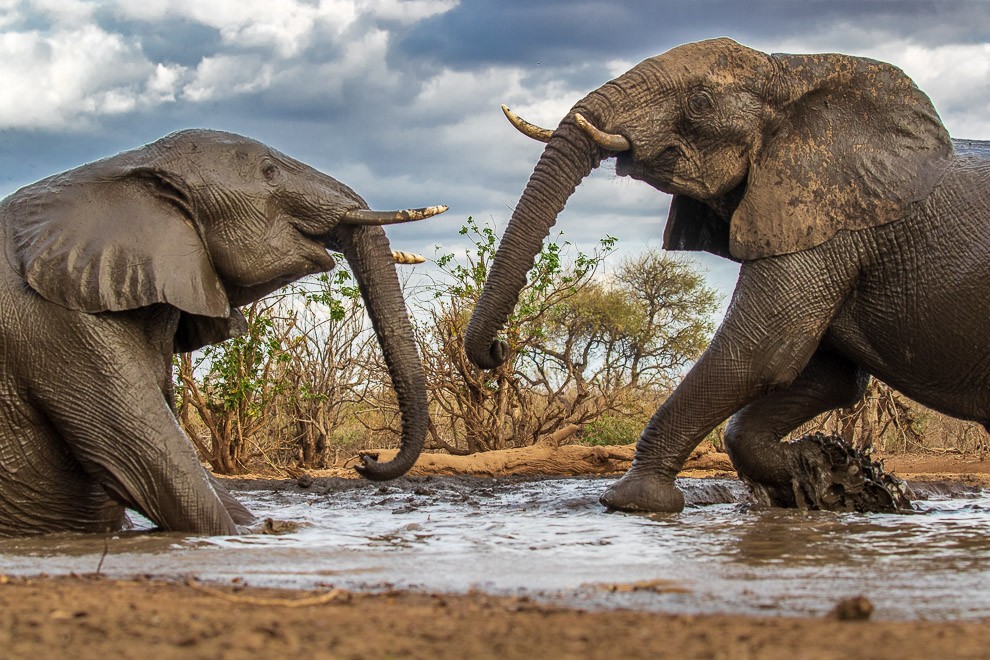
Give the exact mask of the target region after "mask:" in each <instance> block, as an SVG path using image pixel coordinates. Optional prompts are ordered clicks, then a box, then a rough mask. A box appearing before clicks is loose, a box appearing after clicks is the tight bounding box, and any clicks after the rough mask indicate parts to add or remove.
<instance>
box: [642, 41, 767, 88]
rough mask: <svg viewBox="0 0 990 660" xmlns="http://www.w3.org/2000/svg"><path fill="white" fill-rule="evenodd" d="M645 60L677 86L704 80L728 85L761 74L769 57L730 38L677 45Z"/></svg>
mask: <svg viewBox="0 0 990 660" xmlns="http://www.w3.org/2000/svg"><path fill="white" fill-rule="evenodd" d="M648 61H649V62H651V64H650V66H655V67H657V68H659V69H662V70H664V71H665V72H666V74H667V76H669V77H670V78H671V79H672V80H673V81H675V82H679V83H681V84H685V85H690V84H691V83H693V82H701V81H705V82H708V83H709V84H713V83H715V84H717V83H721V84H724V85H732V84H738V83H740V82H742V81H743V80H744V79H749V78H752V77H754V76H759V75H761V74H762V73H763V72H764V71H765V69H766V68H767V66H768V64H769V56H768V55H767V54H766V53H762V52H760V51H758V50H753V49H752V48H747V47H746V46H743V45H741V44H738V43H736V42H735V41H732V40H731V39H709V40H707V41H698V42H695V43H690V44H684V45H682V46H677V47H676V48H673V49H671V50H669V51H667V52H666V53H663V54H662V55H657V56H656V57H653V58H650V60H648Z"/></svg>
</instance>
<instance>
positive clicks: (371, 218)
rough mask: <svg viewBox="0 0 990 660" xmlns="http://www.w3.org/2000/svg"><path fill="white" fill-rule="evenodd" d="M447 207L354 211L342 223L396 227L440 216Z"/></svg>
mask: <svg viewBox="0 0 990 660" xmlns="http://www.w3.org/2000/svg"><path fill="white" fill-rule="evenodd" d="M447 208H448V207H447V206H444V205H443V204H441V205H440V206H427V207H425V208H421V209H404V210H402V211H369V210H368V209H354V210H352V211H348V212H347V213H345V214H344V217H343V218H341V220H340V221H341V222H343V223H346V224H349V225H395V224H398V223H400V222H413V221H414V220H425V219H426V218H430V217H432V216H435V215H439V214H441V213H443V212H444V211H446V210H447Z"/></svg>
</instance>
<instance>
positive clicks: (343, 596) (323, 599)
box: [186, 578, 351, 607]
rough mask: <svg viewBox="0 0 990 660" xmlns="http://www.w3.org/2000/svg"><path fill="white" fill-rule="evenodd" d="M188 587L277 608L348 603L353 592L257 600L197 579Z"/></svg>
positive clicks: (334, 591) (224, 597) (218, 596)
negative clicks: (208, 584) (228, 591)
mask: <svg viewBox="0 0 990 660" xmlns="http://www.w3.org/2000/svg"><path fill="white" fill-rule="evenodd" d="M186 585H187V586H188V587H190V588H192V589H195V590H196V591H201V592H203V593H205V594H209V595H210V596H215V597H217V598H222V599H223V600H226V601H230V602H231V603H244V604H247V605H261V606H265V607H267V606H271V605H273V606H276V607H312V606H314V605H326V604H327V603H346V602H349V601H350V600H351V592H349V591H347V590H346V589H331V590H330V591H328V592H326V593H325V594H319V595H317V596H309V597H305V598H257V597H255V596H240V595H238V594H232V593H227V592H226V591H221V590H219V589H214V588H212V587H207V586H206V585H204V584H200V583H199V582H197V581H196V579H195V578H189V579H187V580H186Z"/></svg>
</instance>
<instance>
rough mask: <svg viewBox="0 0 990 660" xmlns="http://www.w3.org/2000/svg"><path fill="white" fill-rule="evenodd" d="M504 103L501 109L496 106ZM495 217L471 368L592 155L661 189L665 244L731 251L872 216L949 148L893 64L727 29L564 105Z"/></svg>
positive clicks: (825, 233)
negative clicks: (740, 36)
mask: <svg viewBox="0 0 990 660" xmlns="http://www.w3.org/2000/svg"><path fill="white" fill-rule="evenodd" d="M506 110H507V109H506ZM506 114H507V115H508V116H509V118H510V120H512V121H513V123H514V124H516V126H517V127H518V128H519V129H520V130H521V131H522V132H524V133H526V134H527V135H529V136H531V137H533V138H535V139H538V140H542V141H544V142H546V143H547V146H546V148H545V150H544V152H543V155H542V156H541V157H540V160H539V162H538V163H537V164H536V167H535V169H534V170H533V173H532V176H531V177H530V180H529V183H528V184H527V186H526V189H525V191H524V192H523V194H522V197H521V198H520V200H519V203H518V204H517V206H516V208H515V211H514V212H513V214H512V218H511V220H510V222H509V225H508V227H507V228H506V231H505V235H504V237H503V239H502V242H501V244H500V246H499V249H498V252H497V254H496V256H495V259H494V262H493V264H492V268H491V272H490V274H489V277H488V281H487V283H486V285H485V288H484V291H483V292H482V295H481V299H480V301H479V303H478V306H477V307H476V309H475V311H474V314H473V315H472V317H471V322H470V325H469V327H468V330H467V335H466V340H465V351H466V353H467V355H468V357H469V358H470V359H471V360H472V361H473V362H474V363H475V364H478V365H479V366H481V367H484V368H494V367H496V366H498V365H499V364H501V362H502V361H503V360H504V356H505V347H504V345H503V344H502V343H501V342H499V341H496V337H497V334H498V332H499V330H500V329H501V328H502V326H503V325H504V324H505V322H506V320H507V318H508V315H509V313H510V312H511V310H512V308H513V306H514V305H515V303H516V300H517V299H518V296H519V292H520V290H521V288H522V287H523V285H524V284H525V280H526V273H527V271H528V270H529V269H530V268H531V266H532V264H533V262H534V259H535V255H536V254H537V252H538V251H539V249H540V245H541V243H542V241H543V240H544V238H546V236H547V234H548V233H549V231H550V227H551V226H552V225H553V224H554V223H555V222H556V219H557V215H558V214H559V213H560V212H561V210H563V208H564V205H565V204H566V202H567V199H568V197H569V196H570V195H571V193H572V192H573V191H574V189H575V188H576V186H577V185H578V183H580V181H581V180H582V179H583V178H584V177H585V176H587V175H588V174H589V173H590V172H591V170H592V169H594V168H595V167H597V166H598V165H599V163H600V162H601V161H602V160H603V159H605V158H609V157H613V156H614V157H615V158H616V173H617V174H619V175H622V176H630V177H632V178H635V179H639V180H642V181H645V182H646V183H648V184H650V185H651V186H653V187H654V188H657V189H659V190H661V191H663V192H666V193H671V194H673V196H674V197H673V200H672V203H671V208H670V212H669V216H668V220H667V226H666V230H665V232H664V247H665V248H668V249H677V250H706V251H709V252H712V253H714V254H718V255H721V256H725V257H728V258H731V259H735V260H738V261H745V260H754V259H760V258H764V257H769V256H773V255H782V254H788V253H792V252H797V251H800V250H804V249H807V248H810V247H814V246H816V245H819V244H821V243H823V242H825V241H827V240H829V238H831V237H832V236H833V235H834V234H835V233H836V232H839V231H848V230H857V229H863V228H866V227H869V226H872V225H882V224H885V223H889V222H893V221H895V220H898V219H899V218H901V217H903V216H904V215H905V213H906V211H907V210H908V208H909V207H910V206H911V205H912V204H915V203H917V202H919V201H921V200H924V199H925V198H926V197H927V196H928V194H929V193H930V191H931V190H932V189H933V187H934V186H935V185H936V184H937V183H938V181H939V180H940V178H941V176H942V174H943V173H944V172H945V170H946V168H947V167H948V164H949V162H950V158H951V155H952V146H951V142H950V140H949V137H948V134H947V133H946V131H945V129H944V127H943V126H942V124H941V122H940V120H939V118H938V115H937V114H936V112H935V110H934V108H933V107H932V105H931V102H930V101H929V99H928V98H927V97H926V96H925V95H924V94H923V93H922V92H921V91H919V90H918V89H917V87H915V86H914V84H913V83H912V82H911V80H910V79H909V78H907V76H905V75H904V74H903V73H902V72H901V71H900V70H899V69H897V68H895V67H893V66H891V65H889V64H884V63H882V62H876V61H873V60H868V59H863V58H858V57H850V56H845V55H834V54H825V55H767V54H765V53H761V52H758V51H755V50H752V49H749V48H746V47H744V46H741V45H739V44H737V43H735V42H733V41H731V40H729V39H716V40H710V41H703V42H698V43H693V44H687V45H684V46H679V47H677V48H674V49H673V50H670V51H668V52H666V53H664V54H662V55H659V56H656V57H653V58H650V59H647V60H645V61H643V62H641V63H640V64H638V65H636V66H635V67H633V68H632V69H630V70H629V71H628V72H626V73H624V74H622V75H621V76H619V77H618V78H615V79H614V80H611V81H609V82H607V83H605V84H604V85H603V86H601V87H600V88H598V89H596V90H595V91H593V92H591V93H590V94H588V95H587V96H586V97H584V98H583V99H581V100H580V101H578V102H577V104H575V105H574V107H573V108H572V109H571V111H570V112H569V113H568V114H567V115H566V116H565V117H564V119H563V120H562V121H561V123H560V125H559V126H558V127H557V129H556V130H554V131H552V132H551V131H549V130H545V129H540V128H538V127H535V126H533V125H532V124H528V123H527V122H523V121H522V120H520V119H518V118H517V117H515V116H514V115H513V114H512V113H511V112H509V111H507V112H506Z"/></svg>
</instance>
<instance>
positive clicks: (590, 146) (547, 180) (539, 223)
mask: <svg viewBox="0 0 990 660" xmlns="http://www.w3.org/2000/svg"><path fill="white" fill-rule="evenodd" d="M588 101H589V99H585V101H583V102H582V103H579V104H578V105H576V106H575V107H574V109H573V111H572V112H571V113H570V114H569V115H568V116H567V118H565V119H564V121H563V122H561V124H560V126H559V127H558V128H557V130H556V131H554V132H553V135H552V136H551V137H550V140H549V142H547V146H546V148H545V149H544V151H543V155H542V156H540V160H539V161H538V162H537V164H536V167H535V168H534V169H533V174H532V175H531V176H530V178H529V183H528V184H527V185H526V189H525V190H524V191H523V194H522V197H521V198H520V199H519V203H518V204H517V205H516V208H515V211H513V213H512V218H511V219H510V220H509V225H508V226H507V227H506V229H505V235H504V236H503V237H502V241H501V243H500V244H499V248H498V251H497V252H496V253H495V259H494V261H493V263H492V268H491V272H489V274H488V279H487V281H486V282H485V288H484V289H483V290H482V292H481V298H480V299H479V300H478V305H477V307H475V310H474V313H473V314H472V315H471V322H470V323H469V324H468V329H467V333H466V336H465V341H464V352H465V353H466V354H467V357H468V359H470V360H471V361H472V362H473V363H475V364H476V365H478V366H479V367H481V368H483V369H494V368H496V367H498V366H500V365H501V364H502V363H503V362H504V361H505V358H506V351H505V347H504V344H503V343H502V342H500V341H496V337H497V335H498V333H499V332H500V331H501V330H502V328H503V327H504V326H505V324H506V322H507V321H508V319H509V314H511V313H512V309H513V308H514V307H515V305H516V302H517V301H518V299H519V294H520V292H521V291H522V288H523V287H524V286H525V285H526V274H527V273H528V272H529V270H530V269H531V268H532V267H533V264H534V263H535V262H536V255H537V254H538V253H539V251H540V247H541V246H542V245H543V241H544V240H545V239H546V237H547V236H548V235H549V233H550V228H551V227H553V225H554V223H555V222H556V221H557V215H558V214H559V213H560V212H561V211H562V210H563V209H564V205H565V204H566V203H567V200H568V198H570V196H571V194H572V193H573V192H574V190H575V188H577V186H578V184H579V183H580V182H581V180H582V179H584V177H586V176H588V174H590V173H591V170H593V169H594V168H596V167H598V164H599V163H600V162H601V161H602V159H603V158H604V156H605V153H604V152H603V151H602V150H601V149H600V148H599V147H598V145H596V144H594V143H593V142H592V141H591V140H590V139H589V138H588V136H587V134H586V133H585V132H584V131H583V130H582V129H581V128H580V127H579V126H578V125H577V124H576V122H575V119H574V115H575V114H576V113H584V114H587V115H589V116H594V117H598V116H600V115H601V108H600V106H599V104H595V105H594V106H591V107H590V108H589V107H588V105H587V102H588Z"/></svg>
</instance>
